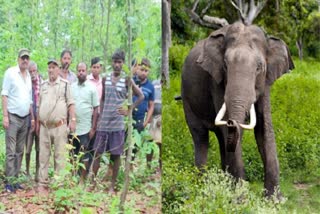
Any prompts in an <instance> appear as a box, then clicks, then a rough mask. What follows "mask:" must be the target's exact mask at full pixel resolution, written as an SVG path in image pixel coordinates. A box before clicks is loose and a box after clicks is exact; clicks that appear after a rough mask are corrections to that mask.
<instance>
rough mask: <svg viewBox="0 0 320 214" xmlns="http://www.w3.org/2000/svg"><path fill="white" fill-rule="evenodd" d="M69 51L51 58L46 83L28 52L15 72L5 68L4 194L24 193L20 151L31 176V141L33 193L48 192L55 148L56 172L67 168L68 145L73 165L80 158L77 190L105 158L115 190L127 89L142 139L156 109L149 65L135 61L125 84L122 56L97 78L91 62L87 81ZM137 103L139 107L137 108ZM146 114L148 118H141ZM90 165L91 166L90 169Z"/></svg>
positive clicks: (21, 54)
mask: <svg viewBox="0 0 320 214" xmlns="http://www.w3.org/2000/svg"><path fill="white" fill-rule="evenodd" d="M71 62H72V52H71V51H70V50H64V51H63V52H62V53H61V59H60V63H61V64H60V63H59V62H58V61H57V60H55V59H50V60H49V61H48V62H47V65H48V80H45V81H44V80H43V79H42V77H41V75H40V74H39V73H38V68H37V64H36V63H35V62H32V61H31V62H30V52H29V50H27V49H21V50H19V52H18V65H17V66H15V67H11V68H9V69H8V70H7V71H6V72H5V75H4V79H3V85H2V92H1V95H2V110H3V127H4V129H5V133H6V139H5V141H6V171H5V173H6V184H5V189H6V191H7V192H15V191H16V190H17V189H23V187H22V186H21V185H20V184H19V183H18V182H17V179H16V178H17V177H18V176H19V173H20V169H21V163H22V158H23V154H24V147H25V148H26V152H25V157H26V173H27V175H30V157H31V150H32V146H33V142H35V148H36V173H35V181H36V182H37V184H38V185H37V191H38V192H39V193H43V194H47V193H48V184H49V176H48V168H49V163H50V156H51V147H54V155H53V157H54V170H55V173H56V174H59V172H61V170H63V169H64V168H65V163H66V161H67V155H69V154H68V150H67V148H66V144H67V143H68V141H69V140H70V141H71V142H72V144H73V150H72V151H71V152H70V153H71V159H73V158H74V157H77V155H79V152H80V151H82V152H84V155H83V156H81V162H82V163H83V164H84V166H85V169H80V170H79V174H80V183H83V182H84V180H85V178H86V177H87V174H88V172H89V169H92V172H93V174H94V175H95V176H96V175H97V172H98V170H99V167H100V158H101V156H102V154H104V152H109V153H110V160H111V161H110V165H109V168H108V172H107V175H106V176H107V177H111V185H110V188H109V190H110V191H111V192H113V191H114V189H115V184H116V179H117V175H118V172H119V167H120V156H121V155H122V154H123V150H124V143H125V135H126V133H125V130H126V126H125V121H124V117H125V116H126V115H127V114H128V112H129V110H128V109H127V108H126V107H124V106H123V104H124V101H125V100H126V99H127V93H128V86H132V90H133V95H134V98H133V104H132V105H131V106H130V108H132V109H133V118H134V119H135V120H136V123H135V125H134V126H135V128H136V129H137V130H138V131H139V132H140V131H142V130H143V129H144V128H145V127H146V126H147V124H148V123H150V122H151V116H152V114H153V109H154V100H155V98H154V93H155V90H154V86H153V85H152V84H151V83H150V82H149V80H148V72H149V71H150V62H149V60H148V59H146V58H143V59H142V60H135V61H134V63H133V68H134V74H135V77H134V78H133V79H130V78H128V76H126V74H125V72H124V71H122V66H123V64H124V62H125V53H124V52H123V51H121V50H117V51H115V52H114V53H113V55H112V68H113V71H112V72H111V73H108V74H107V75H106V77H104V78H102V77H101V75H100V72H101V70H102V62H101V61H100V58H99V57H94V58H92V60H91V67H90V70H91V74H90V75H87V74H88V67H87V64H86V63H84V62H80V63H78V64H77V66H76V70H77V74H74V73H73V72H72V71H71V70H70V64H71ZM140 103H141V104H140ZM145 115H146V116H145ZM90 166H91V167H90Z"/></svg>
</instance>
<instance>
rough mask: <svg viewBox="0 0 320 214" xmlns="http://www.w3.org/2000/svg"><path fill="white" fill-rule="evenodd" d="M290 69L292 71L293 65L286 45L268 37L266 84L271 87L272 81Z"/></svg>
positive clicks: (279, 40)
mask: <svg viewBox="0 0 320 214" xmlns="http://www.w3.org/2000/svg"><path fill="white" fill-rule="evenodd" d="M292 69H294V64H293V61H292V59H291V55H290V51H289V49H288V47H287V45H286V44H285V43H284V42H283V41H282V40H281V39H278V38H275V37H272V36H270V37H268V52H267V77H266V82H267V84H268V85H272V84H273V82H274V81H276V80H277V79H278V78H279V77H281V76H282V75H283V74H284V73H288V72H289V71H290V70H292Z"/></svg>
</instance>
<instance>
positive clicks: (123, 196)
mask: <svg viewBox="0 0 320 214" xmlns="http://www.w3.org/2000/svg"><path fill="white" fill-rule="evenodd" d="M127 3H128V13H127V17H130V16H131V15H132V14H131V0H127ZM127 27H128V28H127V29H128V65H129V66H128V67H129V71H130V72H129V80H131V79H132V72H131V68H130V65H131V44H132V28H131V24H130V22H129V21H128V19H127ZM131 106H132V85H131V81H128V109H129V112H128V123H127V124H128V133H127V143H128V153H127V157H126V163H125V171H124V177H125V178H124V185H123V191H122V193H121V196H120V204H119V210H120V213H124V204H125V201H126V197H127V193H128V190H129V183H130V177H129V174H130V163H131V155H132V146H133V145H132V108H131Z"/></svg>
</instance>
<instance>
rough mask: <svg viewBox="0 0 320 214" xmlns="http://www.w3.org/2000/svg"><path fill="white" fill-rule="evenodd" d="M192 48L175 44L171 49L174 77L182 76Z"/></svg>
mask: <svg viewBox="0 0 320 214" xmlns="http://www.w3.org/2000/svg"><path fill="white" fill-rule="evenodd" d="M190 50H191V48H190V47H189V46H185V45H179V44H174V45H172V46H171V48H170V49H169V62H170V65H169V66H170V69H171V70H170V72H171V74H172V75H175V74H180V73H181V70H182V65H183V63H184V59H185V58H186V57H187V55H188V54H189V51H190Z"/></svg>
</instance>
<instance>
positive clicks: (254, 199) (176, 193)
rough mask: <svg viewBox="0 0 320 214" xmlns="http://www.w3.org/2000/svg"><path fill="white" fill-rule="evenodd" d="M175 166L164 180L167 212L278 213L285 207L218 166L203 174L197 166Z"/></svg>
mask: <svg viewBox="0 0 320 214" xmlns="http://www.w3.org/2000/svg"><path fill="white" fill-rule="evenodd" d="M171 166H172V167H171ZM171 166H170V167H169V170H168V169H166V173H165V174H164V178H165V179H164V181H163V183H162V187H163V213H277V210H279V209H280V207H281V204H278V203H274V201H267V200H266V199H265V198H263V197H262V195H263V194H262V191H261V192H260V193H253V192H252V191H250V189H249V184H248V182H246V181H240V182H237V183H236V182H235V181H234V179H233V178H232V177H231V176H230V175H228V174H225V173H224V172H222V171H221V170H218V169H217V168H213V169H210V170H208V171H207V173H206V174H204V175H202V176H199V174H198V172H197V170H196V169H193V168H180V167H178V164H177V163H175V164H173V165H171Z"/></svg>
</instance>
